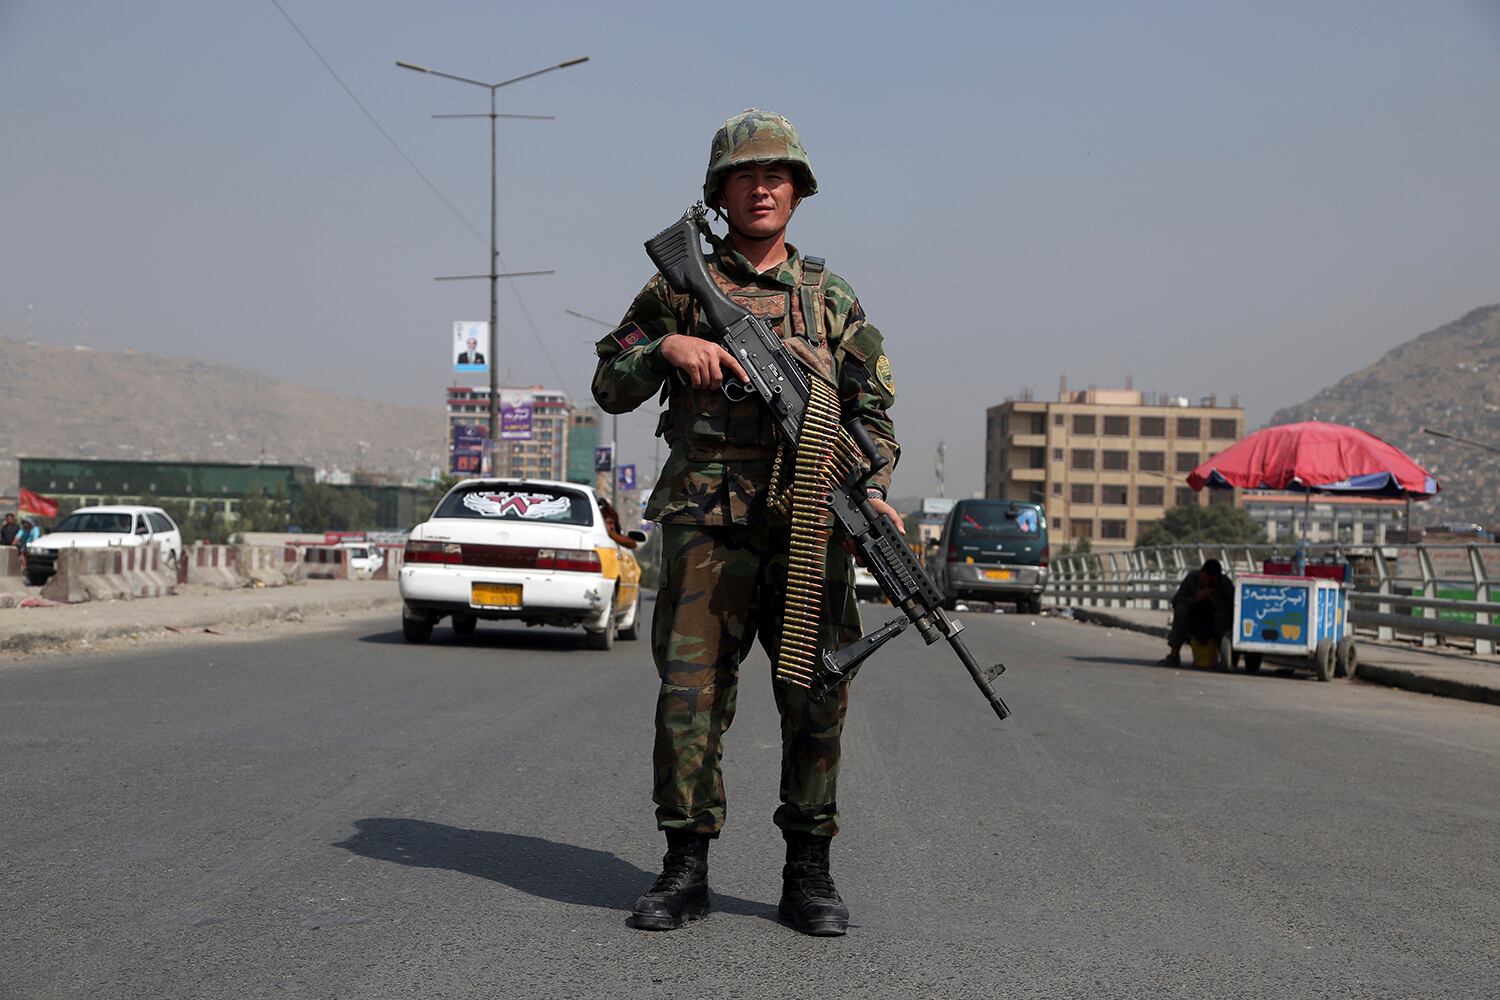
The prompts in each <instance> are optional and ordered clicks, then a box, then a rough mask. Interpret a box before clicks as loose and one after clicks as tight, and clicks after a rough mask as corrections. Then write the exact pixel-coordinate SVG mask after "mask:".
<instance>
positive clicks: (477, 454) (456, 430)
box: [448, 424, 488, 476]
mask: <svg viewBox="0 0 1500 1000" xmlns="http://www.w3.org/2000/svg"><path fill="white" fill-rule="evenodd" d="M487 443H488V435H486V434H485V428H484V427H483V426H481V425H479V424H454V425H453V454H452V456H451V457H450V458H449V459H448V471H449V472H451V473H453V474H454V475H456V476H477V475H480V474H481V471H482V469H483V464H484V451H485V445H486V444H487Z"/></svg>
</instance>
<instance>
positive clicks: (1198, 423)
mask: <svg viewBox="0 0 1500 1000" xmlns="http://www.w3.org/2000/svg"><path fill="white" fill-rule="evenodd" d="M1058 395H1059V398H1058V399H1057V401H1055V402H1045V401H1035V400H1031V399H1008V400H1006V401H1005V402H1003V403H1001V404H999V405H998V406H992V407H990V408H989V410H988V411H987V412H986V419H987V424H986V431H985V473H984V495H985V496H988V497H1001V498H1005V499H1012V500H1030V501H1034V502H1036V503H1040V504H1043V505H1044V506H1045V508H1046V511H1047V521H1048V524H1049V528H1050V531H1049V533H1050V536H1051V538H1052V540H1053V544H1054V545H1062V544H1064V543H1065V542H1075V541H1077V540H1079V539H1084V538H1087V539H1090V540H1091V542H1092V544H1094V545H1095V546H1103V547H1110V548H1120V547H1127V548H1128V547H1129V546H1131V545H1134V544H1135V540H1136V537H1137V535H1138V534H1139V533H1140V531H1141V530H1142V529H1143V528H1144V527H1145V526H1146V525H1148V524H1150V523H1151V522H1152V521H1156V520H1159V519H1160V518H1162V517H1163V516H1164V515H1165V514H1166V512H1167V511H1168V510H1170V509H1171V508H1172V507H1182V506H1188V505H1193V504H1200V503H1233V502H1235V496H1234V492H1233V491H1229V490H1224V491H1218V490H1205V491H1204V493H1205V494H1206V496H1203V495H1200V494H1198V493H1195V492H1194V491H1193V490H1192V489H1190V488H1189V487H1188V485H1187V481H1186V480H1187V474H1188V473H1189V472H1191V471H1192V470H1193V469H1194V468H1196V467H1197V466H1198V465H1199V464H1201V463H1202V462H1203V461H1204V460H1205V459H1207V458H1209V457H1210V456H1212V455H1215V454H1217V453H1218V452H1220V451H1223V450H1224V449H1225V448H1227V447H1229V445H1231V444H1233V443H1234V442H1235V440H1237V439H1238V438H1239V437H1240V436H1241V435H1242V434H1243V433H1244V429H1245V411H1244V410H1243V409H1242V408H1241V407H1240V406H1238V405H1237V404H1236V405H1231V406H1219V405H1217V400H1215V399H1214V398H1213V397H1209V398H1207V399H1204V400H1202V401H1201V402H1200V403H1199V405H1197V406H1192V405H1189V403H1188V400H1186V399H1183V398H1181V397H1175V398H1173V397H1168V398H1153V399H1151V400H1147V399H1146V398H1145V396H1144V395H1143V394H1142V393H1140V392H1138V391H1136V390H1134V389H1086V390H1081V391H1077V392H1068V391H1066V390H1064V391H1062V392H1060V393H1059V394H1058Z"/></svg>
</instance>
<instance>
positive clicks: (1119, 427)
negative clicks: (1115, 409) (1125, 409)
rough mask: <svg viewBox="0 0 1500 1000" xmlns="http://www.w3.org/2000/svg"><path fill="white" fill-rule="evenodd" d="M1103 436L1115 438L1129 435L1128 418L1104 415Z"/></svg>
mask: <svg viewBox="0 0 1500 1000" xmlns="http://www.w3.org/2000/svg"><path fill="white" fill-rule="evenodd" d="M1104 436H1105V437H1117V438H1121V437H1130V418H1129V417H1105V418H1104Z"/></svg>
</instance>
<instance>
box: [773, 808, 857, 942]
mask: <svg viewBox="0 0 1500 1000" xmlns="http://www.w3.org/2000/svg"><path fill="white" fill-rule="evenodd" d="M785 836H786V867H784V868H782V869H781V905H780V906H778V907H777V909H776V913H777V915H778V916H780V917H781V919H782V920H784V921H786V922H787V923H789V924H791V925H792V926H793V927H794V928H796V929H797V930H799V931H801V932H802V933H803V934H812V935H815V936H818V937H836V936H837V935H840V934H843V933H844V932H845V931H847V930H848V929H849V908H848V907H847V906H845V905H844V901H843V900H842V899H840V898H839V891H838V890H837V889H835V888H834V887H833V876H832V875H830V874H829V873H828V842H829V840H830V839H831V838H829V837H815V836H813V835H812V834H808V833H792V832H790V831H789V832H787V833H786V834H785Z"/></svg>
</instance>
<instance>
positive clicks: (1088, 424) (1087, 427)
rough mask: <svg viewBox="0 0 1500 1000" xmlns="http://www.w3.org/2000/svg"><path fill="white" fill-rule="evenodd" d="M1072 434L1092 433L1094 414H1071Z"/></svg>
mask: <svg viewBox="0 0 1500 1000" xmlns="http://www.w3.org/2000/svg"><path fill="white" fill-rule="evenodd" d="M1073 433H1074V434H1093V433H1095V430H1094V416H1093V414H1091V413H1077V414H1074V415H1073Z"/></svg>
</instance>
